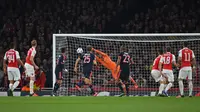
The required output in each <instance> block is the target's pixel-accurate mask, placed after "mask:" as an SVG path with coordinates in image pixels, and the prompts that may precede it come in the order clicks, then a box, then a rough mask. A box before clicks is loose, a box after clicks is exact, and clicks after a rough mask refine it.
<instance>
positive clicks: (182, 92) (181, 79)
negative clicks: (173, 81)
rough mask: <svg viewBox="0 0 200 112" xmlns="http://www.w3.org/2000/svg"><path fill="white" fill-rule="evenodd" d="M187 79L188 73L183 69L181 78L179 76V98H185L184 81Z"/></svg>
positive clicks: (180, 74) (180, 73)
mask: <svg viewBox="0 0 200 112" xmlns="http://www.w3.org/2000/svg"><path fill="white" fill-rule="evenodd" d="M185 78H186V72H185V71H184V70H183V69H181V70H180V71H179V76H178V84H179V91H180V96H177V98H179V97H184V85H183V79H185Z"/></svg>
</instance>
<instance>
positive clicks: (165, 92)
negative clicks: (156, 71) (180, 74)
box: [163, 71, 174, 96]
mask: <svg viewBox="0 0 200 112" xmlns="http://www.w3.org/2000/svg"><path fill="white" fill-rule="evenodd" d="M166 75H167V78H168V82H169V83H168V84H167V87H166V88H165V90H164V92H163V93H164V94H165V95H166V96H169V95H168V90H169V89H170V88H171V87H172V86H173V82H174V75H173V72H172V71H171V72H166Z"/></svg>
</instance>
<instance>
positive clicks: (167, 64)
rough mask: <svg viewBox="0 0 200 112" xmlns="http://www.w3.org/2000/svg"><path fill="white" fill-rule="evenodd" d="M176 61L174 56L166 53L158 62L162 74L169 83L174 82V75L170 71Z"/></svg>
mask: <svg viewBox="0 0 200 112" xmlns="http://www.w3.org/2000/svg"><path fill="white" fill-rule="evenodd" d="M175 61H176V58H175V56H174V54H171V53H170V52H167V53H165V54H164V55H163V57H162V58H161V60H160V62H161V63H162V64H163V71H162V73H163V74H164V75H166V76H167V78H168V81H169V82H174V74H173V71H172V63H173V62H175Z"/></svg>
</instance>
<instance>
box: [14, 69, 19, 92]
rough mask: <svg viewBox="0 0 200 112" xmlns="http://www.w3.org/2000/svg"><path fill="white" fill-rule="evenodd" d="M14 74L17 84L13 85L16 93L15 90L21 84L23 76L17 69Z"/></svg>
mask: <svg viewBox="0 0 200 112" xmlns="http://www.w3.org/2000/svg"><path fill="white" fill-rule="evenodd" d="M13 74H14V81H15V83H14V84H13V88H12V91H14V90H15V88H17V87H18V85H19V83H20V79H21V75H20V72H19V69H17V70H16V71H13Z"/></svg>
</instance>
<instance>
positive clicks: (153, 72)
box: [151, 55, 163, 82]
mask: <svg viewBox="0 0 200 112" xmlns="http://www.w3.org/2000/svg"><path fill="white" fill-rule="evenodd" d="M161 58H162V55H159V56H158V57H156V59H155V60H154V62H153V67H152V70H151V75H152V77H153V78H154V80H155V81H156V82H159V81H163V77H162V75H161V74H160V71H159V69H158V66H159V62H160V59H161Z"/></svg>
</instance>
